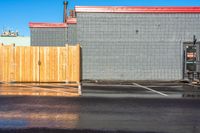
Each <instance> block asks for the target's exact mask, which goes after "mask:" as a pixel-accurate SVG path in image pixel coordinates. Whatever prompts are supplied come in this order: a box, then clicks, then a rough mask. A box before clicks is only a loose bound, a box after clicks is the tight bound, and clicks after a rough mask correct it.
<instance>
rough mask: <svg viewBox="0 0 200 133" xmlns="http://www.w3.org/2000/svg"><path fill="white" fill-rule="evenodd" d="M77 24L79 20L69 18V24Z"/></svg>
mask: <svg viewBox="0 0 200 133" xmlns="http://www.w3.org/2000/svg"><path fill="white" fill-rule="evenodd" d="M76 23H77V19H76V18H68V19H67V24H76Z"/></svg>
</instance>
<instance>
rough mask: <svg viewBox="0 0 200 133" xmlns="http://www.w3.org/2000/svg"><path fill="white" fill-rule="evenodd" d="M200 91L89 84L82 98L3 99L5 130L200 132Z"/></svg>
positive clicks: (0, 115) (0, 120) (0, 114)
mask: <svg viewBox="0 0 200 133" xmlns="http://www.w3.org/2000/svg"><path fill="white" fill-rule="evenodd" d="M3 88H4V86H3V85H0V89H3ZM4 89H5V88H4ZM51 89H53V88H51ZM199 91H200V89H199V87H198V86H191V85H188V84H185V83H177V82H171V83H170V82H168V83H161V82H159V83H152V82H146V83H143V82H137V83H135V82H134V83H129V84H101V83H100V84H96V83H84V84H83V87H82V92H83V95H82V96H81V97H41V96H0V128H1V130H0V131H1V132H2V131H4V132H9V131H10V132H13V129H14V131H15V132H17V131H20V132H22V131H26V129H30V128H31V131H33V132H38V131H42V132H50V131H53V132H59V131H60V132H62V131H63V132H66V131H69V132H73V131H75V132H84V131H85V132H88V130H89V132H116V131H118V132H119V131H120V132H134V133H199V132H200V99H199ZM44 128H45V129H44ZM27 132H30V130H29V131H27Z"/></svg>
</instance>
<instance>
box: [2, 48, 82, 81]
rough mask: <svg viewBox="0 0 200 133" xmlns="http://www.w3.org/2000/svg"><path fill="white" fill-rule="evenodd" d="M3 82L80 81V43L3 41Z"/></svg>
mask: <svg viewBox="0 0 200 133" xmlns="http://www.w3.org/2000/svg"><path fill="white" fill-rule="evenodd" d="M0 53H1V54H0V64H1V65H0V82H67V83H69V82H70V83H78V84H80V45H76V46H69V45H66V46H65V47H38V46H37V47H34V46H17V47H14V45H8V46H3V45H2V44H0Z"/></svg>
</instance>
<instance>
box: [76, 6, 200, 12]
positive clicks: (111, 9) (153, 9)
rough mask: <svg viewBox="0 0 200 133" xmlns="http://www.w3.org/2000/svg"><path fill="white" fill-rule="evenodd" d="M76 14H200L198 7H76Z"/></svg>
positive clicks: (199, 7)
mask: <svg viewBox="0 0 200 133" xmlns="http://www.w3.org/2000/svg"><path fill="white" fill-rule="evenodd" d="M75 11H76V12H102V13H106V12H108V13H200V6H196V7H167V6H166V7H138V6H76V7H75Z"/></svg>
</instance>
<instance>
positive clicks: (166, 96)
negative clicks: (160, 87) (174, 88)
mask: <svg viewBox="0 0 200 133" xmlns="http://www.w3.org/2000/svg"><path fill="white" fill-rule="evenodd" d="M133 85H136V86H138V87H141V88H144V89H147V90H149V91H152V92H155V93H158V94H160V95H162V96H166V97H167V96H168V95H167V94H164V93H162V92H159V91H156V90H153V89H151V88H148V87H146V86H142V85H139V84H137V83H133Z"/></svg>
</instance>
